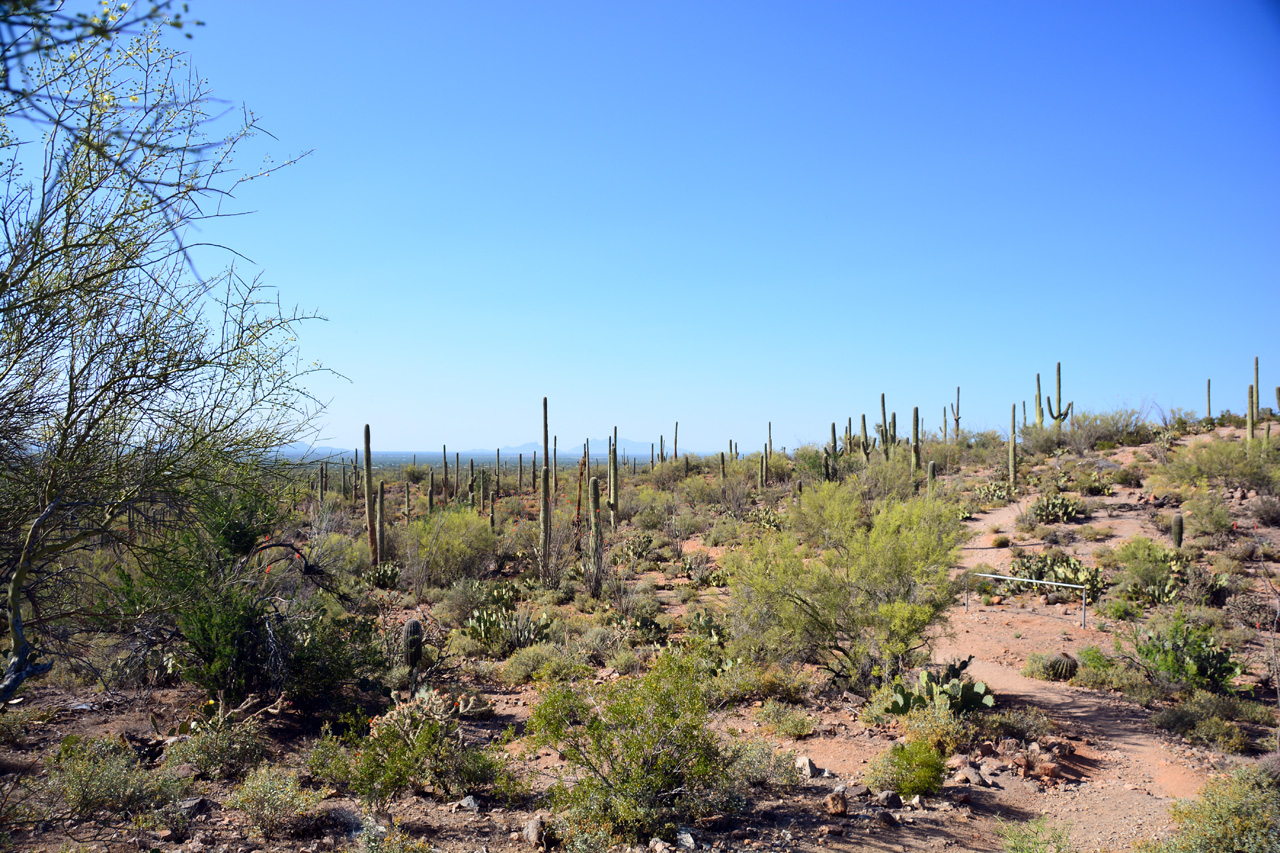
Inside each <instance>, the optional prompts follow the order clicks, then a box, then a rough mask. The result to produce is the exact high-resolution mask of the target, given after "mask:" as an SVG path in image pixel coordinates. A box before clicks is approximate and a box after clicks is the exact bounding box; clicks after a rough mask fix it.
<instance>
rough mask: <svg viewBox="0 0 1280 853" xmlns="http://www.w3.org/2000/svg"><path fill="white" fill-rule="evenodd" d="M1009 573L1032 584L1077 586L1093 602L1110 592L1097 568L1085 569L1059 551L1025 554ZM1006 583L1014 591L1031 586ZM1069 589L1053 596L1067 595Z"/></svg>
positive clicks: (1013, 563) (1061, 588)
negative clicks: (1040, 582) (1039, 581)
mask: <svg viewBox="0 0 1280 853" xmlns="http://www.w3.org/2000/svg"><path fill="white" fill-rule="evenodd" d="M1009 571H1010V573H1011V574H1013V575H1016V576H1018V577H1020V578H1028V579H1030V580H1042V581H1052V582H1054V583H1070V584H1078V585H1080V586H1083V587H1084V588H1085V590H1084V591H1085V594H1086V595H1088V596H1089V600H1090V601H1097V600H1098V597H1099V596H1100V595H1102V592H1103V590H1105V589H1106V588H1107V582H1106V580H1105V579H1104V578H1103V576H1102V572H1101V571H1100V570H1099V569H1098V568H1096V567H1094V566H1086V565H1084V564H1083V563H1081V562H1080V561H1079V560H1077V559H1076V558H1075V557H1072V556H1071V555H1069V554H1067V553H1065V552H1063V551H1060V550H1059V549H1057V548H1049V549H1047V550H1045V551H1041V552H1039V553H1037V554H1023V555H1022V556H1019V557H1016V558H1015V559H1014V560H1013V562H1012V563H1010V566H1009ZM1007 583H1008V586H1009V587H1010V588H1011V589H1014V590H1018V589H1022V588H1025V587H1027V586H1030V585H1029V584H1020V583H1018V582H1016V581H1008V582H1007ZM1067 589H1069V588H1064V587H1057V588H1056V589H1054V593H1055V594H1057V595H1059V596H1062V595H1066V594H1067ZM1071 592H1072V593H1075V592H1076V590H1071Z"/></svg>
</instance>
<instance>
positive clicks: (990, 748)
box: [978, 740, 996, 756]
mask: <svg viewBox="0 0 1280 853" xmlns="http://www.w3.org/2000/svg"><path fill="white" fill-rule="evenodd" d="M978 752H980V753H982V754H983V755H984V756H987V755H995V753H996V745H995V744H994V743H992V742H991V741H989V740H984V741H983V742H982V743H981V744H979V745H978Z"/></svg>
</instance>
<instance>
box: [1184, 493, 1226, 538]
mask: <svg viewBox="0 0 1280 853" xmlns="http://www.w3.org/2000/svg"><path fill="white" fill-rule="evenodd" d="M1182 508H1183V510H1184V511H1185V513H1186V528H1187V530H1186V535H1187V536H1188V537H1190V538H1193V539H1195V538H1200V537H1205V536H1218V535H1220V534H1224V533H1226V532H1227V531H1228V530H1230V529H1231V525H1232V521H1231V511H1230V510H1229V509H1227V505H1226V503H1224V502H1223V500H1222V497H1221V496H1220V495H1218V494H1217V493H1216V492H1213V491H1211V490H1209V489H1204V488H1202V489H1200V490H1198V491H1197V492H1196V494H1195V496H1194V497H1192V498H1191V499H1190V500H1188V501H1186V502H1185V503H1183V505H1182Z"/></svg>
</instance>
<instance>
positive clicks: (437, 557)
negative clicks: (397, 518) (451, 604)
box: [407, 507, 498, 586]
mask: <svg viewBox="0 0 1280 853" xmlns="http://www.w3.org/2000/svg"><path fill="white" fill-rule="evenodd" d="M407 535H408V536H409V537H411V538H413V539H414V540H416V544H417V549H418V551H417V553H418V559H419V561H420V562H421V566H422V568H421V572H422V583H423V584H424V585H430V586H449V585H451V584H453V583H454V582H455V581H457V580H458V579H459V578H461V577H464V576H466V575H474V574H476V573H477V572H478V571H479V570H480V569H481V568H483V567H484V564H485V562H486V561H488V560H489V559H491V558H492V557H493V556H494V554H495V552H496V550H497V547H498V537H497V534H496V533H495V532H494V531H493V529H492V528H490V527H489V520H488V519H487V518H481V517H480V516H479V515H477V514H476V513H474V512H472V511H471V510H469V509H467V508H463V507H458V508H453V507H448V508H444V509H441V510H440V511H438V512H436V513H435V514H434V515H432V516H431V517H430V518H426V519H422V520H419V521H413V522H411V523H410V524H409V529H408V534H407Z"/></svg>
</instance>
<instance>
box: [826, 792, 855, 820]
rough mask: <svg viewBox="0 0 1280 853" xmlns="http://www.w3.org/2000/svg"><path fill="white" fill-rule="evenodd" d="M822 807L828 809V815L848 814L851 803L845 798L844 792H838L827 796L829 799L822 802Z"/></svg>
mask: <svg viewBox="0 0 1280 853" xmlns="http://www.w3.org/2000/svg"><path fill="white" fill-rule="evenodd" d="M822 805H823V806H824V807H825V808H826V810H827V814H836V815H840V814H848V812H849V803H848V801H847V800H845V798H844V792H843V791H836V792H834V793H831V794H827V798H826V799H825V800H823V801H822Z"/></svg>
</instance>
